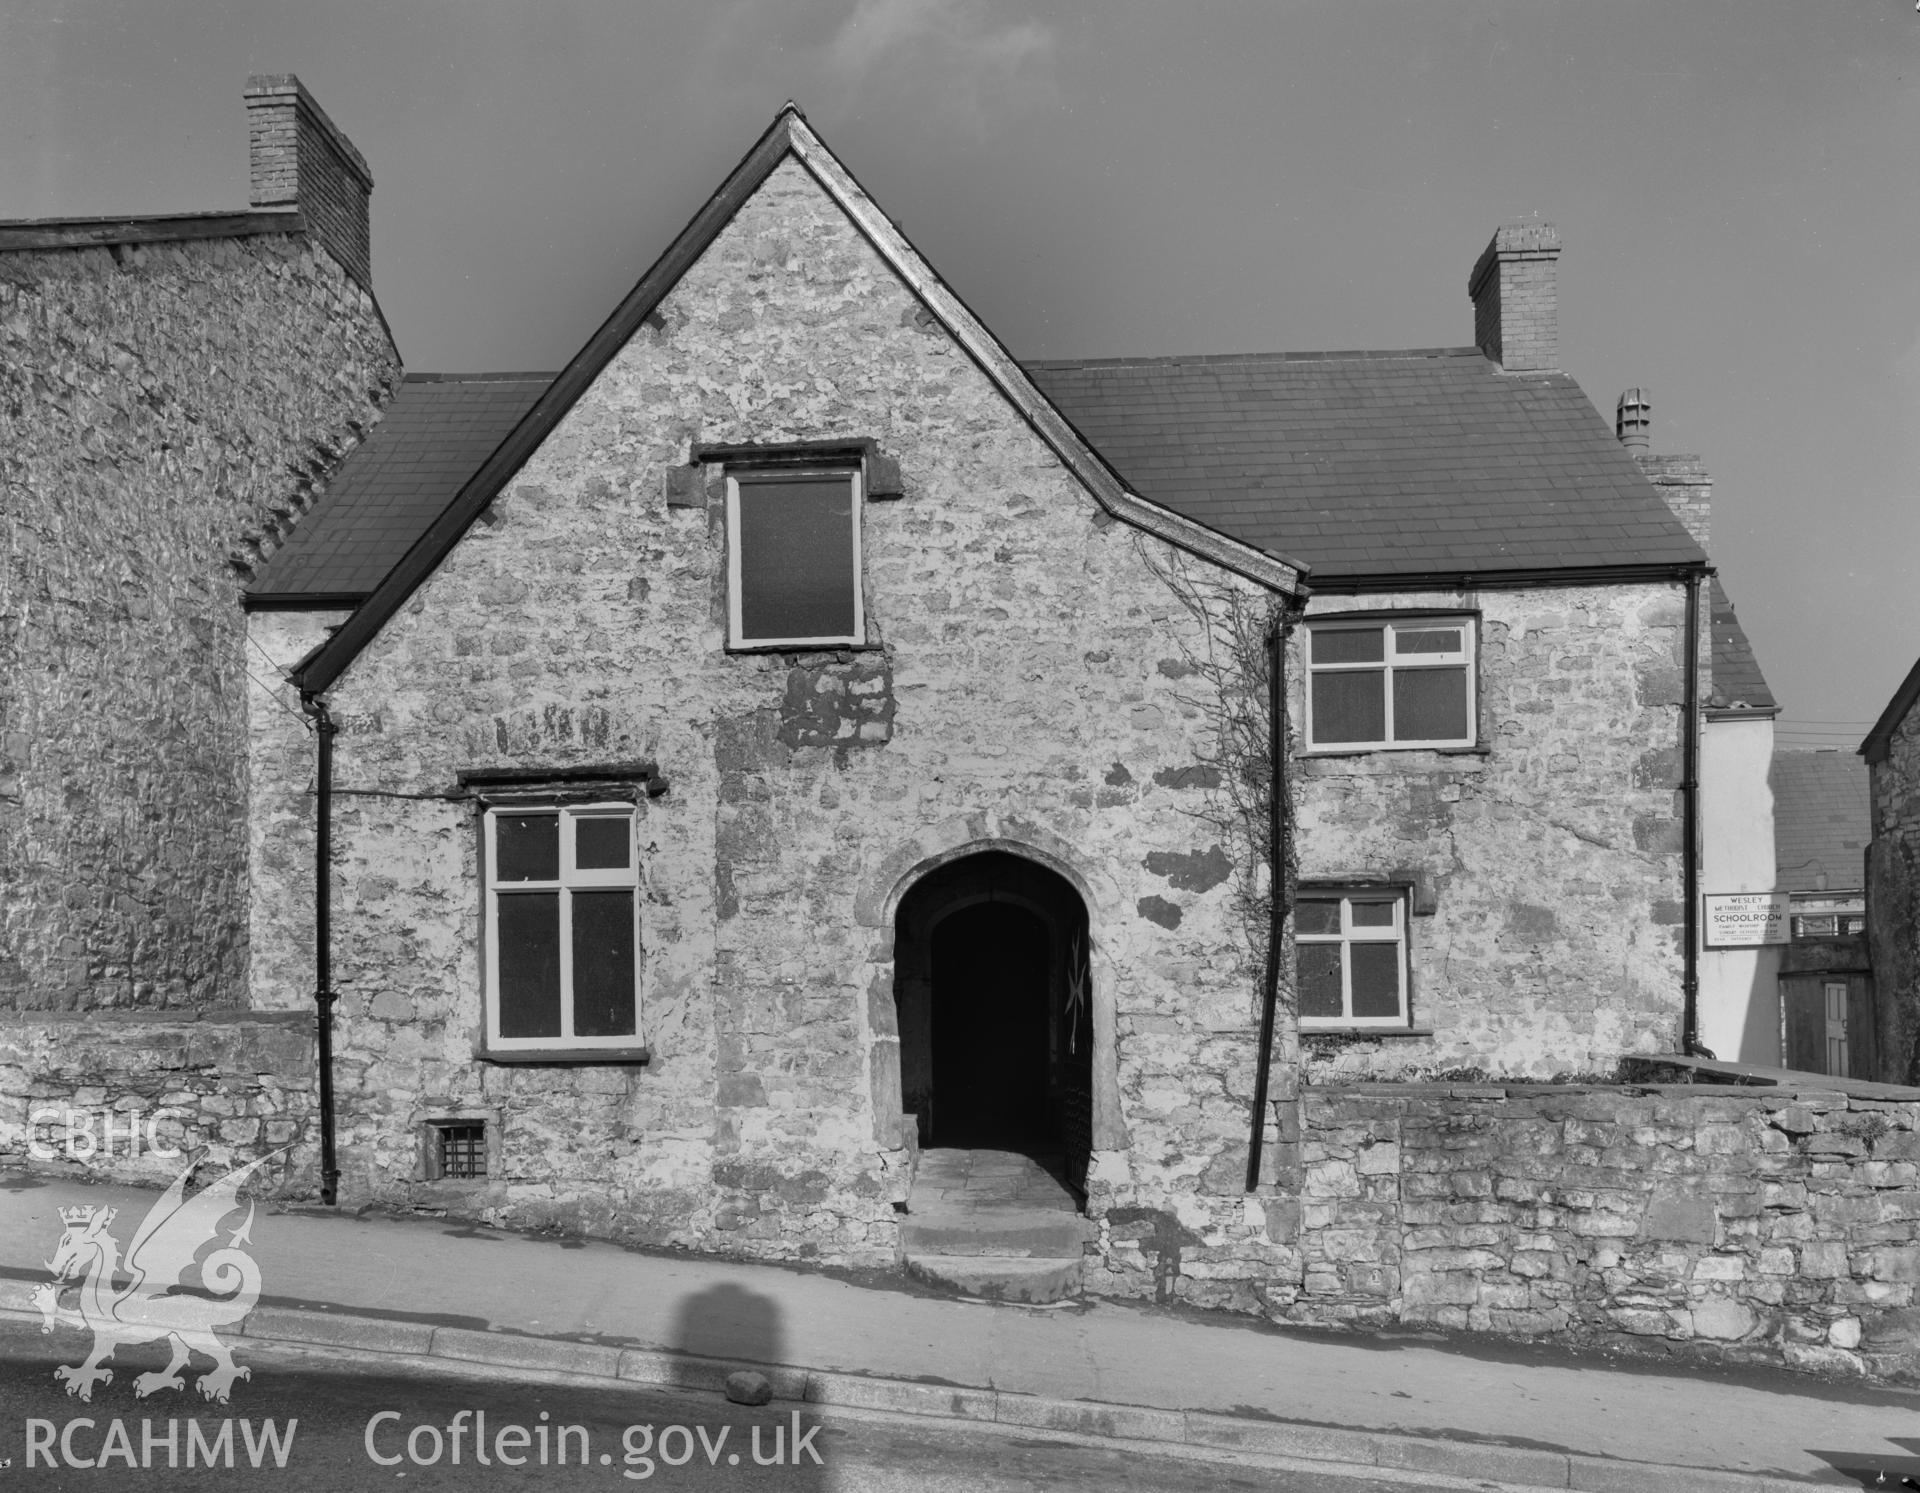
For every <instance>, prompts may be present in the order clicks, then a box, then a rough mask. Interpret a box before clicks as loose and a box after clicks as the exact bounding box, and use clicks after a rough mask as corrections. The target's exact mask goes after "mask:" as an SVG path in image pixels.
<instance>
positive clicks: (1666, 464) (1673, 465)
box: [1613, 389, 1713, 549]
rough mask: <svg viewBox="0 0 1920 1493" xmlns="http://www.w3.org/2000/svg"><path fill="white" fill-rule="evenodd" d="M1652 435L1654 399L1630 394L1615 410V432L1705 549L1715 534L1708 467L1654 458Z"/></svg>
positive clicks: (1692, 460)
mask: <svg viewBox="0 0 1920 1493" xmlns="http://www.w3.org/2000/svg"><path fill="white" fill-rule="evenodd" d="M1652 431H1653V399H1652V396H1651V395H1649V394H1648V393H1647V391H1646V390H1645V389H1629V390H1627V391H1626V393H1624V394H1622V395H1621V396H1620V403H1619V405H1618V406H1616V413H1615V415H1614V421H1613V432H1614V434H1615V435H1617V436H1618V437H1619V438H1620V444H1621V445H1623V446H1625V447H1626V448H1627V453H1628V454H1629V455H1630V456H1632V457H1633V459H1634V461H1635V462H1637V463H1638V464H1639V467H1640V470H1641V471H1643V472H1645V473H1646V474H1647V480H1648V481H1649V482H1651V483H1652V484H1653V486H1654V490H1655V491H1656V492H1658V493H1659V494H1660V496H1661V497H1662V498H1664V499H1665V500H1666V504H1667V507H1669V508H1671V509H1672V510H1673V516H1674V517H1675V518H1677V519H1679V520H1680V522H1681V523H1682V524H1684V525H1685V526H1686V530H1687V532H1688V533H1689V534H1691V535H1692V536H1693V542H1694V543H1695V544H1697V545H1699V546H1700V548H1701V549H1705V548H1707V539H1708V537H1709V536H1710V535H1711V533H1712V532H1713V478H1712V477H1711V476H1709V475H1708V474H1707V464H1706V463H1705V462H1704V461H1702V460H1701V459H1700V458H1699V457H1698V456H1655V455H1654V454H1653V453H1652V452H1651V451H1649V450H1648V449H1647V445H1648V442H1649V441H1650V440H1651V438H1652Z"/></svg>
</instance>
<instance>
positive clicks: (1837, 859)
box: [1773, 751, 1870, 892]
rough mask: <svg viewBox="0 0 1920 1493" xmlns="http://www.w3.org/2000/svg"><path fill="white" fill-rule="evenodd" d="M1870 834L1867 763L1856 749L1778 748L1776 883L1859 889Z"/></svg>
mask: <svg viewBox="0 0 1920 1493" xmlns="http://www.w3.org/2000/svg"><path fill="white" fill-rule="evenodd" d="M1869 838H1870V835H1869V829H1868V812H1867V765H1866V763H1864V762H1862V761H1861V760H1860V759H1859V757H1858V756H1856V755H1855V754H1854V753H1852V752H1790V751H1777V752H1775V753H1774V754H1773V845H1774V852H1773V858H1774V864H1775V876H1774V885H1775V886H1777V887H1778V888H1779V889H1780V890H1781V891H1783V892H1814V891H1821V890H1827V891H1858V890H1860V889H1861V888H1862V887H1864V886H1865V885H1866V878H1867V862H1866V856H1867V840H1868V839H1869ZM1822 875H1824V876H1825V877H1826V886H1825V887H1824V888H1823V887H1822V886H1821V885H1820V878H1821V876H1822Z"/></svg>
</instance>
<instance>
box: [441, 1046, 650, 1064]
mask: <svg viewBox="0 0 1920 1493" xmlns="http://www.w3.org/2000/svg"><path fill="white" fill-rule="evenodd" d="M474 1056H475V1057H477V1058H479V1060H480V1061H481V1062H483V1063H511V1064H515V1065H518V1066H522V1067H525V1066H528V1065H532V1066H535V1067H539V1066H548V1067H561V1066H565V1067H577V1066H579V1065H581V1064H583V1063H601V1064H607V1065H612V1064H617V1063H627V1064H632V1063H646V1062H651V1061H652V1059H653V1049H652V1048H650V1047H540V1048H534V1049H532V1050H516V1051H513V1052H493V1051H489V1050H488V1049H486V1048H484V1047H483V1048H481V1049H480V1051H479V1052H477V1053H475V1054H474Z"/></svg>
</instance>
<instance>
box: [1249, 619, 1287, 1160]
mask: <svg viewBox="0 0 1920 1493" xmlns="http://www.w3.org/2000/svg"><path fill="white" fill-rule="evenodd" d="M1292 628H1293V613H1292V610H1291V609H1289V610H1288V611H1286V612H1284V613H1283V614H1282V615H1281V616H1279V617H1277V618H1275V619H1274V623H1273V626H1272V627H1271V628H1270V629H1268V632H1267V650H1268V653H1267V677H1268V688H1267V752H1268V755H1269V757H1270V758H1271V760H1272V762H1273V774H1272V781H1271V783H1270V784H1269V786H1268V791H1267V971H1266V989H1265V991H1264V992H1263V993H1262V996H1261V1003H1260V1058H1259V1064H1260V1066H1259V1067H1258V1068H1257V1069H1256V1070H1255V1072H1254V1075H1253V1133H1252V1135H1251V1136H1250V1137H1249V1139H1248V1142H1247V1189H1246V1190H1247V1191H1248V1192H1255V1191H1258V1190H1259V1187H1260V1152H1261V1148H1262V1144H1263V1143H1264V1141H1265V1139H1266V1134H1267V1069H1268V1068H1270V1067H1271V1066H1272V1065H1273V1021H1274V1008H1275V1007H1276V1006H1277V1005H1278V1004H1279V1001H1280V937H1281V933H1282V932H1283V930H1284V929H1285V927H1286V922H1287V911H1288V909H1287V903H1286V863H1287V855H1286V841H1285V839H1284V837H1283V834H1282V826H1283V824H1284V820H1283V817H1282V816H1283V814H1284V811H1285V804H1286V796H1287V751H1286V748H1287V734H1286V722H1285V712H1284V710H1283V708H1282V700H1283V699H1284V694H1285V689H1286V671H1285V662H1286V656H1287V654H1286V645H1287V634H1288V633H1289V632H1290V631H1292Z"/></svg>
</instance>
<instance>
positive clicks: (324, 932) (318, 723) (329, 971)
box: [300, 691, 340, 1208]
mask: <svg viewBox="0 0 1920 1493" xmlns="http://www.w3.org/2000/svg"><path fill="white" fill-rule="evenodd" d="M300 708H301V709H302V710H304V711H305V712H306V713H307V714H308V715H310V716H312V717H313V725H314V731H315V733H316V734H317V735H318V736H319V738H320V762H319V766H318V768H317V769H316V771H315V773H314V777H315V780H316V781H315V788H316V791H317V797H318V806H317V823H316V825H315V829H314V836H313V1004H314V1027H315V1032H316V1035H317V1037H318V1038H319V1047H320V1052H319V1065H320V1201H321V1202H322V1203H323V1204H325V1205H326V1206H327V1207H329V1208H331V1207H332V1206H333V1205H334V1203H335V1202H336V1201H337V1200H338V1198H339V1194H340V1163H339V1158H338V1156H337V1155H336V1154H335V1151H334V1140H333V1002H334V999H335V997H334V993H333V876H332V868H333V731H334V725H333V717H332V716H331V715H329V714H327V704H326V701H324V700H322V699H321V698H320V697H319V696H318V695H310V694H307V693H306V692H305V691H302V692H301V695H300Z"/></svg>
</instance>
